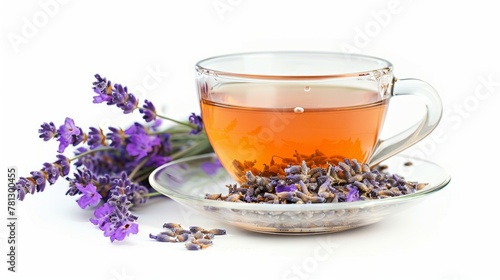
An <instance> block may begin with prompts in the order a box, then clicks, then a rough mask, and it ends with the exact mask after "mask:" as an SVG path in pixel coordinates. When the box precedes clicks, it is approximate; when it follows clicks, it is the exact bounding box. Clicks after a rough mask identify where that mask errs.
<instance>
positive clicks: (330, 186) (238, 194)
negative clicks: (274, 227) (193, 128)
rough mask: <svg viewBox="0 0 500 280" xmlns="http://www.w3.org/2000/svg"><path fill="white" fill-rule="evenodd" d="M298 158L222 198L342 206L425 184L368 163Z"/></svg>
mask: <svg viewBox="0 0 500 280" xmlns="http://www.w3.org/2000/svg"><path fill="white" fill-rule="evenodd" d="M295 157H296V158H297V159H298V158H299V157H300V158H301V159H302V164H301V165H297V164H295V165H293V164H291V163H293V161H292V160H291V159H290V160H288V159H287V161H286V163H287V164H289V165H288V166H287V167H285V168H283V169H282V170H281V171H280V170H278V169H276V170H274V171H273V172H274V173H275V174H278V175H272V176H269V177H266V176H263V175H262V174H261V175H259V176H254V175H253V174H254V173H248V172H247V176H246V177H247V179H248V181H247V182H243V183H242V185H241V187H237V186H236V185H234V186H228V189H229V194H228V195H227V196H221V197H224V199H225V200H227V201H235V202H247V203H270V204H288V203H299V204H303V203H339V202H349V201H357V200H367V199H380V198H384V197H392V196H399V195H404V194H409V193H412V192H414V191H416V190H419V189H421V188H423V187H424V186H425V185H426V184H419V183H417V182H407V181H406V180H405V179H404V178H403V177H400V176H398V175H396V174H389V173H388V172H386V171H384V170H385V169H386V168H387V167H386V166H376V167H375V168H374V169H373V170H371V169H370V167H369V166H368V165H367V164H360V163H359V162H358V161H357V160H356V159H352V160H349V159H344V160H340V161H338V164H337V165H332V164H328V166H327V167H326V168H323V167H318V166H317V165H316V163H315V158H319V157H324V155H319V154H315V155H312V156H310V157H309V156H303V155H300V156H299V155H298V154H297V155H296V156H295ZM295 162H299V161H295ZM283 163H285V160H283ZM308 164H309V165H310V166H311V168H310V167H308ZM313 165H314V167H312V166H313ZM271 166H273V167H275V168H276V167H278V166H279V165H277V164H275V163H274V162H272V163H271ZM243 194H244V197H242V196H243ZM206 197H207V198H210V196H209V195H207V196H206ZM215 197H218V196H215Z"/></svg>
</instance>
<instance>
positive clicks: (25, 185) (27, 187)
mask: <svg viewBox="0 0 500 280" xmlns="http://www.w3.org/2000/svg"><path fill="white" fill-rule="evenodd" d="M16 189H17V198H18V199H19V200H24V197H25V196H26V194H28V193H31V194H33V193H35V189H36V186H35V181H34V180H33V179H32V178H25V177H21V178H19V180H18V181H17V183H16Z"/></svg>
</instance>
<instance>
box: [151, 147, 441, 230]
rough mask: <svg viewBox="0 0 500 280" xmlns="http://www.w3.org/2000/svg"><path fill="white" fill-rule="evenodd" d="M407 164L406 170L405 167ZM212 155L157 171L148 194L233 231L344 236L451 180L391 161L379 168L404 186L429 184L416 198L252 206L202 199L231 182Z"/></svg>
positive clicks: (426, 166)
mask: <svg viewBox="0 0 500 280" xmlns="http://www.w3.org/2000/svg"><path fill="white" fill-rule="evenodd" d="M408 161H410V162H411V164H408ZM217 163H218V160H217V157H216V156H215V154H213V153H212V154H204V155H199V156H194V157H189V158H184V159H181V160H177V161H172V162H170V163H167V164H165V165H162V166H160V167H158V168H157V169H156V170H155V171H154V172H153V173H152V174H151V175H150V177H149V181H150V183H151V185H152V186H153V188H154V189H155V190H157V191H158V192H160V193H162V194H164V195H166V196H167V197H170V198H171V199H173V200H175V201H177V202H179V203H181V204H183V205H185V206H187V207H189V208H191V209H193V210H194V211H197V212H199V213H200V214H202V215H205V216H206V217H208V218H211V219H216V220H218V221H221V222H223V223H228V224H231V225H233V226H236V227H239V228H242V229H246V230H250V231H255V232H265V233H275V234H316V233H327V232H338V231H344V230H348V229H352V228H356V227H360V226H364V225H368V224H372V223H376V222H378V221H380V220H382V219H383V218H384V217H386V216H388V215H391V214H394V213H399V212H401V211H402V210H404V209H406V208H408V207H410V206H412V205H415V204H416V203H418V202H420V201H422V200H423V199H424V198H426V197H428V196H429V195H430V194H433V193H435V192H437V191H439V190H441V189H442V188H444V187H445V186H446V185H447V184H448V183H449V182H450V180H451V177H450V175H449V174H448V173H447V171H446V170H445V169H443V168H442V167H441V166H439V165H437V164H435V163H432V162H429V161H425V160H420V159H414V158H408V157H404V156H401V155H396V156H394V157H392V158H390V159H388V160H386V161H384V162H383V163H382V164H385V165H387V166H388V169H387V171H388V172H390V173H393V174H397V175H399V176H403V177H404V178H405V179H406V180H407V181H417V182H419V183H428V185H427V186H426V187H425V188H423V189H421V190H420V191H417V192H415V193H411V194H407V195H402V196H397V197H390V198H383V199H374V200H365V201H355V202H340V203H315V204H257V203H244V202H241V203H239V202H229V201H217V200H208V199H205V194H207V193H210V194H215V193H222V194H223V195H225V194H227V193H228V189H227V187H226V185H229V184H235V183H236V181H235V180H234V179H232V178H231V177H230V175H229V174H228V173H227V172H226V171H225V170H224V169H223V168H222V167H219V168H217V166H218V165H217Z"/></svg>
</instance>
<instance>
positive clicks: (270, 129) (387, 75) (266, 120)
mask: <svg viewBox="0 0 500 280" xmlns="http://www.w3.org/2000/svg"><path fill="white" fill-rule="evenodd" d="M195 68H196V81H197V85H198V96H199V100H200V106H201V115H202V119H203V124H204V126H205V130H206V132H207V135H208V138H209V141H210V143H211V145H212V147H213V148H214V151H215V153H216V154H217V156H218V158H219V160H220V161H221V163H222V165H223V166H224V168H225V169H226V170H227V171H228V172H229V174H231V176H232V177H233V178H235V179H236V180H237V181H239V182H242V181H244V176H245V173H246V172H247V171H252V173H254V174H257V173H258V174H261V175H269V176H272V175H276V174H279V172H280V171H279V170H280V169H282V168H284V167H286V166H289V165H294V164H301V163H302V162H303V161H304V162H306V163H307V164H308V165H309V166H311V167H315V166H325V165H326V164H328V163H332V164H336V163H337V162H338V161H341V160H344V159H356V160H357V161H358V162H362V163H368V164H370V165H375V164H377V163H380V162H381V161H383V160H385V159H387V158H389V157H391V156H393V155H395V154H397V153H399V152H401V151H402V150H404V149H406V148H408V147H410V146H411V145H413V144H415V143H417V142H418V141H420V140H422V139H423V138H424V137H426V136H427V135H428V134H429V133H430V132H431V131H432V130H433V129H434V128H435V127H436V126H437V125H438V123H439V121H440V119H441V115H442V103H441V100H440V97H439V95H438V93H437V92H436V91H435V90H434V89H433V88H432V86H430V85H429V84H428V83H426V82H424V81H421V80H418V79H396V78H395V77H394V74H393V66H392V64H391V63H390V62H389V61H387V60H384V59H381V58H376V57H371V56H365V55H358V54H346V53H332V52H255V53H239V54H229V55H223V56H217V57H212V58H208V59H204V60H202V61H200V62H198V63H197V64H196V67H195ZM402 95H413V96H417V97H418V98H419V100H420V101H421V102H422V103H423V104H424V105H425V108H426V110H425V113H424V115H423V116H422V118H421V119H420V121H419V122H418V123H416V124H414V125H413V126H410V127H409V128H408V129H406V130H404V131H403V132H400V133H398V134H396V135H394V136H392V137H389V138H387V139H380V133H381V130H382V128H383V124H384V121H385V118H386V113H387V109H388V106H389V103H390V102H389V101H390V100H391V99H392V98H395V97H397V96H402Z"/></svg>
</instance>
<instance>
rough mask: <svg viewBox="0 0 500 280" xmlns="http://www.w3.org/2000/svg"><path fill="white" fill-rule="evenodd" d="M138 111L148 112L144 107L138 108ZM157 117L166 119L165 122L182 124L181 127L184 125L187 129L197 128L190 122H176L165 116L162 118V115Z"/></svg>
mask: <svg viewBox="0 0 500 280" xmlns="http://www.w3.org/2000/svg"><path fill="white" fill-rule="evenodd" d="M138 109H141V110H144V111H147V109H145V108H144V107H138ZM156 116H157V117H158V118H160V119H164V120H167V121H171V122H174V123H176V124H180V125H184V126H187V127H190V128H196V125H194V124H192V123H189V122H181V121H178V120H175V119H171V118H169V117H165V116H162V115H158V114H156Z"/></svg>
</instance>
